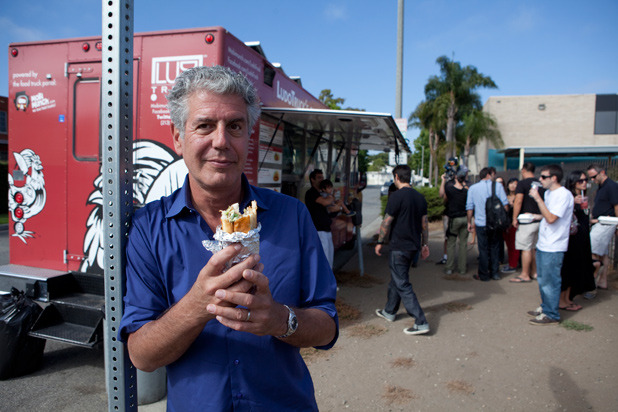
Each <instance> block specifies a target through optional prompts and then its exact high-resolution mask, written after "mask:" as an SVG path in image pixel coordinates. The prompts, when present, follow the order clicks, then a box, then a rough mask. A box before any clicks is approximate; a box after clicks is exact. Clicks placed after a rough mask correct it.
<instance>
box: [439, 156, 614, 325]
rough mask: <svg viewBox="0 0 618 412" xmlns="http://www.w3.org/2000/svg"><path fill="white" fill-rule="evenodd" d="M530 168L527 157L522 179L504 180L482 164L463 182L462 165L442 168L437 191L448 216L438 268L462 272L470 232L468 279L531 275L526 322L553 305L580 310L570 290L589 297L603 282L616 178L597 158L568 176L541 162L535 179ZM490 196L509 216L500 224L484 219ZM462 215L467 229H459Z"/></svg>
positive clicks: (542, 316)
mask: <svg viewBox="0 0 618 412" xmlns="http://www.w3.org/2000/svg"><path fill="white" fill-rule="evenodd" d="M535 170H536V167H535V165H534V164H533V163H530V162H528V163H525V164H524V165H523V167H522V169H521V180H519V179H517V178H511V179H509V180H508V181H507V182H505V181H504V179H503V178H501V177H499V176H496V170H495V169H494V168H492V167H486V168H483V169H482V170H481V171H480V173H479V178H480V180H479V181H478V182H477V183H475V184H473V185H468V183H467V181H468V179H467V169H466V168H465V167H459V168H458V169H457V172H456V173H454V174H451V176H450V177H449V176H447V174H444V175H442V183H441V185H440V189H439V193H440V196H441V197H442V198H443V199H444V201H445V213H444V214H445V217H446V219H445V220H446V222H447V223H446V224H445V225H444V227H445V237H446V240H447V241H446V242H447V254H446V259H444V260H445V263H446V267H445V270H444V272H445V273H446V274H447V275H451V274H453V273H454V272H455V269H457V271H458V272H459V273H460V274H465V273H466V272H467V268H466V262H467V250H468V249H467V245H468V244H469V243H470V242H469V241H468V239H469V238H471V237H472V236H475V237H476V242H477V246H478V254H479V255H478V272H477V273H475V274H474V275H473V278H474V279H477V280H479V281H483V282H487V281H490V280H492V279H493V280H500V279H502V276H501V274H511V273H515V272H517V271H519V273H518V274H517V275H515V276H513V277H512V278H510V279H509V281H510V282H512V283H530V282H533V281H534V280H536V281H538V286H539V291H540V295H541V305H540V306H539V307H538V308H537V309H535V310H532V311H529V312H528V313H529V314H530V315H532V316H533V319H531V321H530V322H531V323H532V324H536V325H546V324H552V323H556V322H558V321H559V320H560V310H566V311H578V310H580V309H582V306H581V305H580V304H578V303H576V302H575V301H574V300H573V299H574V297H575V296H583V297H584V298H586V299H593V298H594V297H595V296H596V290H597V289H606V288H607V271H608V265H609V244H610V242H611V240H612V238H613V237H614V235H615V232H616V223H615V222H614V221H613V220H612V219H611V217H615V216H618V184H617V183H615V182H614V181H613V180H611V179H610V178H609V177H608V176H607V173H606V171H605V169H604V168H603V167H601V166H599V165H591V166H589V167H588V168H587V170H586V171H582V170H575V171H572V172H570V173H569V174H568V175H567V176H564V175H563V170H562V168H561V167H560V166H558V165H546V166H542V167H541V168H540V174H539V176H538V178H537V177H536V175H535ZM563 182H564V184H563ZM589 182H594V183H597V184H598V190H597V193H596V196H595V199H594V203H593V205H594V206H593V207H592V209H590V202H589V199H588V197H587V196H586V190H587V189H588V187H589V185H588V183H589ZM494 195H495V196H496V197H497V199H499V202H500V203H501V204H502V205H503V207H504V210H505V212H506V213H507V215H508V222H509V223H508V224H506V225H505V226H504V227H501V228H495V227H490V225H489V224H488V219H489V217H488V216H487V213H492V214H493V213H494V212H490V209H489V208H487V204H488V199H490V198H491V197H492V196H494ZM464 216H465V218H464ZM607 216H609V217H610V218H609V219H607V218H605V219H604V218H603V217H607ZM600 217H601V219H599V218H600ZM464 221H465V222H466V223H467V230H462V226H464ZM456 242H459V247H458V248H457V247H456ZM505 246H506V253H507V254H506V255H504V249H505ZM456 256H457V259H456ZM456 261H457V265H456V264H455V262H456ZM438 263H442V262H441V261H440V262H438ZM501 263H503V264H504V266H502V267H500V264H501Z"/></svg>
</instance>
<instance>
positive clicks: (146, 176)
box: [80, 140, 187, 273]
mask: <svg viewBox="0 0 618 412" xmlns="http://www.w3.org/2000/svg"><path fill="white" fill-rule="evenodd" d="M133 158H134V163H133V165H134V168H133V199H134V202H135V203H137V204H139V205H144V204H146V203H148V202H150V201H152V200H156V199H160V198H161V197H163V196H169V195H170V194H172V192H174V191H175V190H176V189H178V188H179V187H181V186H182V185H183V183H184V181H185V176H186V175H187V166H186V165H185V162H184V161H183V160H182V158H181V157H179V156H178V155H176V153H174V152H173V151H172V150H170V149H169V148H167V147H166V146H163V145H162V144H160V143H157V142H153V141H149V140H138V141H136V142H135V143H133ZM88 204H90V205H94V208H93V209H92V211H91V212H90V215H89V216H88V221H87V222H86V235H85V236H84V255H85V256H86V258H85V259H84V261H83V262H82V265H81V267H80V271H82V272H90V273H99V272H100V273H103V259H104V250H103V229H102V224H103V178H102V175H99V176H97V178H96V179H95V181H94V190H93V191H92V192H91V193H90V196H89V197H88Z"/></svg>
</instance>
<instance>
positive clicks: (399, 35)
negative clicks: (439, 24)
mask: <svg viewBox="0 0 618 412" xmlns="http://www.w3.org/2000/svg"><path fill="white" fill-rule="evenodd" d="M396 81H397V85H396V88H397V92H396V97H395V100H396V102H395V118H401V102H402V93H403V0H398V2H397V77H396Z"/></svg>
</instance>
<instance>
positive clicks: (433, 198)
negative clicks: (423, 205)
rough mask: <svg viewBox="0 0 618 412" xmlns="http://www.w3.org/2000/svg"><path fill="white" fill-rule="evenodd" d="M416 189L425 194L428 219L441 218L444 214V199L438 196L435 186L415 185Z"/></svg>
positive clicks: (437, 189)
mask: <svg viewBox="0 0 618 412" xmlns="http://www.w3.org/2000/svg"><path fill="white" fill-rule="evenodd" d="M415 189H416V190H418V191H419V192H420V194H422V195H423V196H425V200H426V201H427V217H428V218H429V221H430V222H432V221H434V220H440V219H442V215H443V214H444V200H443V199H442V198H441V197H440V193H439V188H437V187H416V188H415Z"/></svg>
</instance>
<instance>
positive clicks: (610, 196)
mask: <svg viewBox="0 0 618 412" xmlns="http://www.w3.org/2000/svg"><path fill="white" fill-rule="evenodd" d="M587 173H588V178H589V179H590V180H591V181H593V182H594V183H596V184H598V185H599V189H598V190H597V194H596V196H595V198H594V207H593V208H592V216H591V219H590V223H591V224H592V225H593V226H592V228H591V229H590V246H591V247H592V258H593V259H596V260H600V261H601V262H602V263H603V266H602V267H601V268H600V269H599V273H598V275H597V277H596V282H597V288H599V289H607V266H608V265H609V243H610V242H611V240H612V238H613V237H614V235H615V232H616V226H615V225H603V224H601V223H599V216H618V183H616V182H614V181H613V180H612V179H610V178H609V177H608V176H607V174H606V173H605V169H604V168H603V167H601V166H599V165H590V166H588V170H587Z"/></svg>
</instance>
